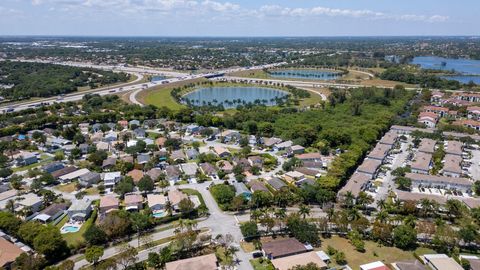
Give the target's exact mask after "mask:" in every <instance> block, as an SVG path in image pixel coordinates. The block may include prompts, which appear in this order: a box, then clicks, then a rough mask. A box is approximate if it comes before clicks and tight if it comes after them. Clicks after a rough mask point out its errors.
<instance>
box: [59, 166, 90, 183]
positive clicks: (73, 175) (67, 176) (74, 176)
mask: <svg viewBox="0 0 480 270" xmlns="http://www.w3.org/2000/svg"><path fill="white" fill-rule="evenodd" d="M88 173H90V170H88V169H87V168H83V169H79V170H75V171H73V172H71V173H67V174H65V175H62V176H60V177H59V178H58V180H59V181H60V182H62V183H68V182H72V181H74V180H77V179H78V178H80V177H81V176H83V175H85V174H88Z"/></svg>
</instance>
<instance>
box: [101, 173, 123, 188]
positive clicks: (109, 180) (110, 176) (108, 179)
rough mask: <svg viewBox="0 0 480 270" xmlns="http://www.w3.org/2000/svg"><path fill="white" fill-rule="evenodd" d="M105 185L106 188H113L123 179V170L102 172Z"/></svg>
mask: <svg viewBox="0 0 480 270" xmlns="http://www.w3.org/2000/svg"><path fill="white" fill-rule="evenodd" d="M102 179H103V185H104V186H105V188H113V187H115V185H116V184H117V183H118V182H119V181H120V179H122V173H121V172H107V173H103V174H102Z"/></svg>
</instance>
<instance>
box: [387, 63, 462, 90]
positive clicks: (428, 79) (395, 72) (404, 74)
mask: <svg viewBox="0 0 480 270" xmlns="http://www.w3.org/2000/svg"><path fill="white" fill-rule="evenodd" d="M380 78H381V79H383V80H389V81H397V82H404V83H408V84H418V85H419V86H420V87H426V88H435V89H453V90H455V89H460V88H461V87H462V85H461V83H459V82H458V81H453V80H446V79H442V78H440V77H437V76H436V75H432V74H428V73H425V72H420V73H418V74H416V73H412V72H410V71H408V70H405V69H403V68H401V67H392V68H388V69H387V70H385V71H384V72H383V73H381V74H380Z"/></svg>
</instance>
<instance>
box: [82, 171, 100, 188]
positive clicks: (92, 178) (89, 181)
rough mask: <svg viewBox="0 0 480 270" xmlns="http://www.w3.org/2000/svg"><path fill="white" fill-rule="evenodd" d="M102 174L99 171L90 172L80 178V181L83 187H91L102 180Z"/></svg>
mask: <svg viewBox="0 0 480 270" xmlns="http://www.w3.org/2000/svg"><path fill="white" fill-rule="evenodd" d="M100 179H101V176H100V174H99V173H97V172H88V173H86V174H84V175H82V176H80V177H79V178H78V182H79V183H80V185H81V186H83V187H90V186H91V185H93V184H97V183H98V182H100Z"/></svg>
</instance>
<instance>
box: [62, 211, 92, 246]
mask: <svg viewBox="0 0 480 270" xmlns="http://www.w3.org/2000/svg"><path fill="white" fill-rule="evenodd" d="M66 218H67V220H68V216H66ZM96 218H97V210H94V211H93V212H92V215H91V216H90V218H89V219H88V220H87V221H86V222H85V223H83V225H82V227H81V228H80V230H79V231H78V232H76V233H66V234H62V236H63V239H65V241H67V244H68V245H69V246H75V247H77V246H80V245H82V244H84V243H85V238H84V237H83V234H84V233H85V231H86V230H87V229H88V228H90V226H92V225H93V223H94V222H95V219H96ZM67 220H65V221H63V220H62V221H61V222H60V223H59V224H57V227H59V228H61V227H62V226H63V224H65V222H66V221H67Z"/></svg>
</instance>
